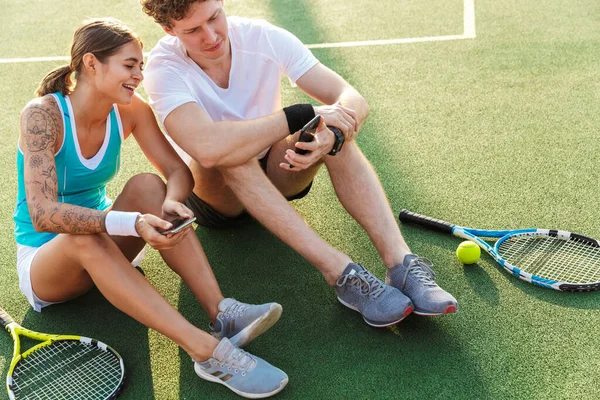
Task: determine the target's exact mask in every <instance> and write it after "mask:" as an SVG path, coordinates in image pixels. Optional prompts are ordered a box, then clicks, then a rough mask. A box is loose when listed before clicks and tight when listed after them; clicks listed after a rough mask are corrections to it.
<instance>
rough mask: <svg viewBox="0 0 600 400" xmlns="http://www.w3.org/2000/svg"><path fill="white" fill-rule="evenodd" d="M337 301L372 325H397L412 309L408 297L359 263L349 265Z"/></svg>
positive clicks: (338, 286) (337, 287)
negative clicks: (356, 312)
mask: <svg viewBox="0 0 600 400" xmlns="http://www.w3.org/2000/svg"><path fill="white" fill-rule="evenodd" d="M335 291H336V293H337V298H338V300H339V301H340V303H342V304H343V305H345V306H346V307H348V308H351V309H353V310H354V311H358V312H359V313H360V314H361V315H362V317H363V319H364V320H365V322H366V323H367V324H369V325H371V326H375V327H384V326H389V325H394V324H396V323H398V322H400V321H402V320H403V319H404V318H406V317H407V316H408V315H409V314H410V313H411V312H412V310H413V306H412V303H411V301H410V299H409V298H408V297H406V296H405V295H403V294H402V292H400V291H399V290H398V289H396V288H393V287H391V286H388V285H386V284H385V283H383V282H382V281H381V280H380V279H378V278H377V277H375V275H373V274H372V273H370V272H369V271H367V269H366V268H365V267H363V266H362V265H360V264H355V263H350V264H348V266H347V267H346V269H345V270H344V272H343V273H342V276H340V278H339V279H338V280H337V282H336V288H335Z"/></svg>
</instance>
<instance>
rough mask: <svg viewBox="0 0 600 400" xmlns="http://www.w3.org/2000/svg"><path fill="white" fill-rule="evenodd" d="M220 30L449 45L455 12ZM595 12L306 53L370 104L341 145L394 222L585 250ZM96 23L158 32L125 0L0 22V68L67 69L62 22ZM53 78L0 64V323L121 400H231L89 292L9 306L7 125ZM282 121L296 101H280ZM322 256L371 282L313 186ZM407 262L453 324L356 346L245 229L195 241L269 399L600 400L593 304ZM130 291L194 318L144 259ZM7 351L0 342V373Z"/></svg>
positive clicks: (335, 311) (338, 213) (487, 274)
mask: <svg viewBox="0 0 600 400" xmlns="http://www.w3.org/2000/svg"><path fill="white" fill-rule="evenodd" d="M225 5H226V7H227V9H228V12H229V14H230V15H235V14H237V15H243V16H249V17H258V18H266V19H268V20H270V21H271V22H273V23H276V24H278V25H281V26H283V27H284V28H286V29H288V30H290V31H292V32H294V33H295V34H296V35H298V37H300V39H301V40H302V41H303V42H305V43H307V44H316V43H323V42H340V41H355V40H374V39H391V38H404V37H421V36H438V35H455V34H461V33H462V21H463V19H462V18H463V17H462V10H463V2H462V1H458V0H451V1H441V0H435V1H424V0H412V1H406V0H402V1H392V0H387V1H383V2H376V3H373V2H371V3H366V2H361V1H358V0H346V1H340V0H327V1H323V0H322V1H317V0H311V1H291V0H277V1H268V2H261V1H255V0H248V1H243V0H235V1H234V0H232V1H226V2H225ZM599 12H600V5H599V3H598V2H597V1H594V0H575V1H570V2H568V3H566V2H564V1H559V0H540V1H538V2H523V1H515V0H498V1H494V2H490V1H477V2H476V3H475V14H476V29H477V37H476V38H475V39H466V40H457V41H445V42H429V43H412V44H396V45H386V46H365V47H350V48H332V49H314V50H313V53H314V54H315V55H316V56H317V57H318V58H319V59H320V60H321V61H322V62H323V63H324V64H326V65H328V66H329V67H331V68H332V69H334V70H335V71H337V72H338V73H340V74H341V75H342V76H344V77H345V78H346V79H347V80H348V81H349V82H350V83H351V84H353V85H354V86H355V87H356V88H357V89H358V90H359V91H360V92H361V93H362V94H363V95H364V96H365V97H366V99H367V100H368V102H369V105H370V108H371V115H370V117H369V119H368V122H367V123H366V124H365V126H364V127H363V130H362V131H361V133H360V135H359V137H358V139H357V140H358V143H359V144H360V146H361V148H362V149H363V152H364V153H365V155H366V156H367V157H368V158H369V159H370V160H371V162H372V164H373V166H374V168H375V170H376V171H377V172H378V174H379V176H380V177H381V180H382V184H383V186H384V188H385V189H386V191H387V193H388V197H389V200H390V204H391V206H392V209H393V210H394V212H395V213H396V214H397V213H398V211H399V210H400V209H401V208H408V209H412V210H414V211H419V212H422V213H426V214H430V215H432V216H436V217H439V218H443V219H446V220H449V221H452V222H455V223H458V224H461V225H466V226H476V227H482V228H498V229H501V228H513V227H514V228H517V227H546V228H560V229H564V230H570V231H575V232H579V233H582V234H586V235H589V236H593V237H597V238H599V237H600V227H599V226H598V223H597V220H598V219H597V211H596V209H597V205H598V197H599V196H598V195H599V189H598V181H599V180H598V178H599V173H598V167H597V166H598V161H599V158H600V157H599V156H598V150H599V145H598V143H599V139H600V135H599V134H598V127H599V126H600V114H599V113H598V109H599V104H600V103H599V99H600V97H599V95H598V93H599V89H600V84H599V82H600V73H599V72H598V64H599V62H600V46H599V44H600V33H599V31H598V29H597V22H598V18H597V15H598V13H599ZM92 16H114V17H117V18H120V19H122V20H124V21H125V22H127V23H129V24H130V25H132V26H133V27H134V28H136V29H137V30H138V31H139V33H140V34H141V35H142V37H143V38H144V40H145V43H146V50H149V49H150V48H151V47H152V46H153V44H154V43H156V41H157V40H158V39H159V38H160V37H161V35H162V33H161V30H160V28H158V27H157V26H155V25H154V23H153V22H152V21H151V20H150V18H148V17H147V16H145V15H144V14H143V13H142V12H141V10H140V7H139V4H138V2H137V1H135V0H128V1H102V2H94V1H87V0H86V1H79V2H69V1H66V0H57V1H53V2H51V3H49V2H46V1H42V0H36V1H27V2H25V1H21V0H9V1H8V2H6V3H5V4H3V12H2V14H1V15H0V24H1V25H2V26H3V35H2V38H3V40H2V41H0V58H13V57H34V56H35V57H37V56H56V55H66V54H67V52H66V48H67V45H68V43H69V41H70V38H71V37H72V33H73V31H74V30H75V28H76V26H77V24H78V23H80V22H81V21H82V20H83V19H85V18H86V17H92ZM60 64H62V62H38V63H16V64H15V63H13V64H0V80H1V82H2V88H3V90H2V96H0V138H1V140H2V145H1V146H0V160H1V162H2V164H3V166H4V167H3V168H4V171H5V172H4V177H5V178H4V179H3V181H2V182H1V183H0V188H1V189H2V190H0V199H1V200H2V203H1V204H4V206H3V207H0V219H1V220H3V221H4V224H2V225H1V227H0V229H1V230H0V248H1V249H2V250H3V251H2V252H0V261H1V262H2V264H1V265H2V268H3V272H2V273H1V274H0V289H1V290H0V293H1V295H0V306H2V307H4V308H5V309H6V310H7V311H8V312H9V313H11V314H12V315H13V317H15V319H16V320H17V321H19V322H21V321H22V322H23V325H24V326H26V327H29V328H32V329H35V330H40V331H48V332H61V333H63V332H64V333H77V334H82V335H86V336H91V337H96V338H98V339H101V340H103V341H105V342H107V343H110V344H111V345H112V346H113V347H115V348H116V349H117V350H118V351H119V352H120V353H121V355H122V356H123V357H124V359H125V362H126V367H127V373H128V377H127V385H126V388H125V391H124V393H123V396H122V397H123V398H125V399H152V398H156V399H175V398H181V399H204V398H211V399H212V398H215V399H217V398H223V399H226V398H235V395H233V394H232V393H231V392H229V391H228V390H227V389H226V388H224V387H222V386H218V385H214V384H210V383H207V382H204V381H202V380H200V379H199V378H198V377H196V376H195V374H194V372H193V370H192V363H191V361H190V359H189V357H188V356H187V354H185V353H184V352H182V351H181V350H179V349H178V348H177V346H176V345H174V344H173V343H172V342H171V341H169V340H168V339H167V338H165V337H163V336H161V335H159V334H158V333H156V332H154V331H149V330H148V329H146V328H145V327H144V326H142V325H141V324H139V323H137V322H135V321H133V320H132V319H131V318H129V317H127V316H126V315H124V314H123V313H121V312H120V311H118V310H116V309H115V308H114V307H112V306H111V305H110V304H109V303H108V302H107V301H106V300H104V299H103V298H102V296H101V295H100V294H99V293H98V292H97V291H92V292H91V293H90V294H88V295H85V296H82V297H81V298H79V299H76V300H74V301H71V302H68V303H66V304H61V305H56V306H52V307H49V308H47V309H45V310H44V311H43V312H42V313H41V314H38V313H36V312H34V311H32V310H31V309H30V308H29V307H28V304H27V302H26V300H25V298H24V297H23V296H22V295H21V293H20V292H19V289H18V281H17V275H16V267H15V265H16V248H15V244H14V239H13V237H12V229H13V224H12V212H13V208H14V201H15V196H16V168H15V149H16V141H17V136H18V129H19V128H18V123H19V111H20V110H21V109H22V107H23V106H24V105H25V104H26V102H27V101H28V100H29V99H30V98H31V97H32V93H33V91H34V90H35V88H36V86H37V84H38V82H39V81H40V80H41V78H42V77H43V76H44V74H45V73H46V72H48V71H49V70H50V69H51V68H53V67H54V66H56V65H60ZM283 87H284V89H283V94H282V98H283V103H284V104H292V103H295V102H299V101H302V102H304V101H306V97H305V96H304V95H303V94H301V93H299V91H298V90H297V89H293V88H291V87H289V85H288V84H287V80H285V81H284V85H283ZM151 170H152V167H151V166H150V165H149V163H147V162H146V161H145V160H144V158H143V155H142V154H141V153H140V151H139V150H138V149H137V145H136V144H135V142H134V140H132V139H130V140H128V141H127V143H126V144H125V147H124V156H123V165H122V169H121V172H120V175H119V176H118V178H117V179H116V181H115V182H114V183H113V184H111V186H110V187H109V190H110V193H111V195H112V196H113V197H114V196H115V195H116V194H117V193H118V191H119V189H120V188H121V187H122V186H123V184H124V183H125V182H126V180H127V179H128V178H129V177H131V176H132V175H133V174H135V173H138V172H146V171H151ZM293 204H294V207H295V208H296V209H297V210H298V212H299V213H300V214H301V215H303V216H304V217H305V218H306V220H307V221H308V223H309V224H310V225H311V226H313V227H314V229H315V230H316V231H317V232H318V233H319V234H320V235H322V236H323V237H324V238H326V239H327V240H328V241H329V242H330V243H331V244H332V245H334V246H335V247H337V248H339V249H340V250H342V251H344V252H346V253H348V254H349V255H350V256H351V257H352V258H353V259H355V260H356V261H360V262H362V263H364V264H365V265H366V266H368V268H369V269H370V270H371V271H373V272H374V273H375V274H376V275H378V276H380V277H383V275H384V273H385V267H384V265H383V263H382V262H381V261H380V259H379V257H378V255H377V252H376V251H375V249H374V247H373V246H372V244H371V243H370V242H369V240H368V237H367V235H366V234H365V233H364V232H363V231H362V229H361V228H360V226H358V224H356V223H355V222H354V221H353V220H352V219H351V218H350V217H349V216H348V215H347V214H346V213H345V212H344V210H343V208H342V206H341V205H340V204H339V203H338V202H337V200H336V198H335V194H334V191H333V188H332V186H331V183H330V182H329V179H328V176H327V173H326V171H325V170H322V171H321V172H320V173H319V175H318V176H317V179H316V180H315V184H314V187H313V189H312V191H311V194H310V195H309V196H307V197H306V198H304V199H302V200H299V201H296V202H294V203H293ZM402 231H403V233H404V235H405V238H406V240H407V241H408V243H409V245H410V246H411V248H412V249H413V250H414V251H415V252H416V253H418V254H421V255H424V256H427V257H429V258H430V259H431V260H432V261H433V262H434V263H435V268H434V269H435V271H436V273H437V275H438V282H439V284H440V285H441V286H442V287H444V288H445V289H447V290H448V291H450V292H451V293H452V294H453V295H454V296H455V297H456V298H457V299H458V301H459V304H460V311H459V312H458V313H457V314H454V315H448V316H443V317H436V318H428V317H419V316H416V315H412V316H410V317H409V318H407V319H406V320H405V321H403V322H402V323H400V324H399V325H397V326H394V327H392V328H387V329H373V328H370V327H369V326H367V325H366V324H365V323H364V322H363V321H362V319H361V317H360V316H359V315H358V314H357V313H355V312H353V311H351V310H349V309H346V308H345V307H343V306H342V305H341V304H339V303H338V302H337V300H336V298H335V296H334V293H333V290H332V289H330V288H329V287H327V285H326V284H325V282H324V280H323V278H322V277H321V276H320V274H319V273H318V271H316V270H315V269H314V268H313V267H311V266H310V265H309V264H308V263H307V262H306V261H304V260H303V259H302V258H301V257H300V256H298V255H297V254H296V253H295V252H294V251H292V250H291V249H290V248H289V247H288V246H286V245H285V244H283V243H281V242H280V241H279V240H278V239H277V238H275V237H274V236H273V235H272V234H270V233H269V232H268V231H266V230H265V229H264V228H262V227H261V226H260V225H259V224H257V223H250V224H248V225H247V226H244V227H242V228H240V229H236V230H232V229H225V230H209V229H205V228H198V229H197V230H196V233H197V235H198V237H199V238H200V240H201V242H202V244H203V246H204V248H205V250H206V252H207V254H208V257H209V260H210V261H211V264H212V266H213V269H214V271H215V274H216V276H217V278H218V280H219V282H220V284H221V287H222V290H223V292H224V294H225V295H226V296H233V297H236V298H238V299H239V300H242V301H247V302H255V303H260V302H266V301H277V302H279V303H281V304H282V305H283V307H284V314H283V317H282V319H281V320H280V321H279V323H278V324H277V325H275V326H274V327H273V328H272V329H271V330H270V331H269V332H268V333H267V334H265V335H264V336H262V337H260V338H259V339H258V340H256V341H255V342H253V343H252V344H250V345H249V346H248V350H249V351H250V352H252V353H255V354H257V355H259V356H261V357H263V358H265V359H266V360H268V361H269V362H271V363H273V364H274V365H277V366H279V367H280V368H282V369H283V370H285V371H286V372H287V373H288V374H289V376H290V383H289V385H288V387H287V388H286V389H285V390H284V391H283V392H282V393H281V394H280V395H278V396H277V397H278V398H282V399H284V398H285V399H287V398H289V399H350V398H352V399H362V398H381V399H399V398H401V399H433V398H436V399H437V398H439V399H567V398H573V399H574V398H577V399H596V398H598V397H600V389H599V388H598V385H597V377H598V375H599V374H600V365H599V364H600V362H599V361H598V360H599V359H600V338H599V336H598V335H597V334H596V333H595V332H596V326H597V322H598V318H599V317H600V312H599V309H600V294H598V293H559V292H554V291H550V290H545V289H541V288H537V287H533V286H531V285H529V284H527V283H524V282H522V281H519V280H518V279H516V278H514V277H512V276H509V275H508V274H506V273H504V272H502V271H501V270H499V269H498V268H497V267H496V265H495V263H494V262H493V260H492V259H491V258H489V257H487V256H483V257H482V259H481V261H480V262H479V263H478V264H476V265H472V266H468V267H464V266H462V265H461V264H460V263H459V262H458V260H457V259H456V257H455V256H454V250H455V249H456V246H457V245H458V244H459V243H460V240H459V239H457V238H453V237H448V236H444V235H442V234H438V233H434V232H430V231H426V230H423V229H421V228H416V227H412V226H403V227H402ZM142 267H143V269H144V271H145V274H146V277H147V278H148V279H149V281H150V282H152V283H153V284H154V285H155V286H156V287H157V289H158V290H159V291H160V292H161V293H162V294H163V295H164V296H165V297H166V298H167V299H168V300H169V302H170V303H171V304H173V305H174V306H176V307H177V308H178V309H179V311H180V312H181V313H182V314H183V315H184V316H186V317H187V318H188V319H189V320H190V321H192V322H193V323H195V324H197V325H198V326H200V327H206V326H207V323H208V319H207V317H206V316H205V314H204V312H203V310H202V308H201V307H200V306H199V305H198V304H197V302H196V301H195V299H194V297H193V295H192V294H191V293H190V291H189V290H188V289H187V288H186V287H185V286H184V285H183V284H182V283H181V281H180V279H179V278H178V277H177V276H176V275H175V274H174V273H172V272H171V271H169V270H168V268H167V267H166V266H165V265H164V263H163V262H162V260H161V259H160V257H159V255H158V253H157V252H155V251H150V252H149V255H148V257H147V258H146V260H145V261H144V263H143V264H142ZM11 354H12V341H11V340H10V338H9V337H8V336H7V335H2V336H0V370H1V371H2V372H3V374H5V373H6V371H7V369H8V363H9V361H10V358H11Z"/></svg>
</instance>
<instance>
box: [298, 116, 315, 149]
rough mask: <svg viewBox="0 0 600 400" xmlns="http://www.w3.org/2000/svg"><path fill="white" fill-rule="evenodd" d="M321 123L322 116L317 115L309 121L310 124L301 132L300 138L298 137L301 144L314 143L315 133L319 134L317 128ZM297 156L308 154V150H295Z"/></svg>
mask: <svg viewBox="0 0 600 400" xmlns="http://www.w3.org/2000/svg"><path fill="white" fill-rule="evenodd" d="M320 122H321V116H320V115H318V114H317V115H315V117H314V118H313V119H311V120H310V121H308V124H306V125H304V127H303V128H302V129H301V130H300V136H298V141H299V142H312V141H313V140H314V138H315V133H316V132H317V127H318V126H319V123H320ZM294 150H295V151H296V154H306V153H308V150H304V149H299V148H297V147H296V148H295V149H294Z"/></svg>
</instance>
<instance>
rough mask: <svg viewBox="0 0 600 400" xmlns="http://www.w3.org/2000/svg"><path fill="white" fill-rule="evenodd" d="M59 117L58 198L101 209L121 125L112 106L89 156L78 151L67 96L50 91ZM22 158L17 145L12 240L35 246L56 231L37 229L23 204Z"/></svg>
mask: <svg viewBox="0 0 600 400" xmlns="http://www.w3.org/2000/svg"><path fill="white" fill-rule="evenodd" d="M52 96H53V97H54V99H55V100H56V103H57V104H58V107H59V109H60V112H61V114H62V116H63V125H64V137H63V143H62V146H61V147H60V149H59V150H58V152H57V153H56V154H55V163H56V175H57V178H58V201H59V202H61V203H69V204H74V205H77V206H81V207H87V208H93V209H96V210H104V209H106V208H108V207H109V206H110V205H111V204H112V201H111V200H110V199H109V198H108V197H106V184H107V183H108V182H109V181H111V180H112V179H113V178H114V176H115V175H116V174H117V173H118V172H119V167H120V163H121V158H120V153H121V143H122V141H123V127H122V125H121V119H120V116H119V111H118V109H117V106H116V105H113V109H112V110H111V111H110V115H109V116H108V118H107V119H106V134H105V136H104V142H103V144H102V147H100V150H98V152H97V153H96V155H94V156H93V157H92V158H90V159H86V158H84V157H83V155H82V154H81V150H80V148H79V141H78V139H77V129H76V127H75V118H74V117H73V107H72V106H71V101H70V99H69V97H68V96H66V97H64V96H63V95H62V94H60V93H53V94H52ZM23 164H24V157H23V152H22V151H21V149H20V148H18V150H17V172H18V191H17V205H16V207H15V213H14V215H13V219H14V221H15V240H16V241H17V243H18V244H21V245H25V246H32V247H39V246H41V245H43V244H44V243H46V242H48V241H50V240H51V239H52V238H54V237H55V236H56V235H57V234H56V233H50V232H37V231H36V230H35V229H34V227H33V223H32V222H31V216H30V215H29V208H28V206H27V197H26V195H25V171H24V168H23Z"/></svg>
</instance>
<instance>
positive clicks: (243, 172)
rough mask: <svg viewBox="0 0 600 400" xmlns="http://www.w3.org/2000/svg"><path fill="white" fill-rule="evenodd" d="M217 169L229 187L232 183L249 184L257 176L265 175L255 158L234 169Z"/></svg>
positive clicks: (233, 167)
mask: <svg viewBox="0 0 600 400" xmlns="http://www.w3.org/2000/svg"><path fill="white" fill-rule="evenodd" d="M217 169H218V170H219V172H220V173H221V175H222V176H223V179H224V180H225V183H226V184H227V185H228V186H229V185H231V184H232V183H239V182H247V181H249V180H250V178H251V177H253V176H255V175H256V174H264V172H263V170H262V168H261V167H260V164H259V162H258V160H257V159H255V158H252V159H250V160H248V161H247V162H245V163H244V164H240V165H235V166H232V167H218V168H217Z"/></svg>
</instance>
